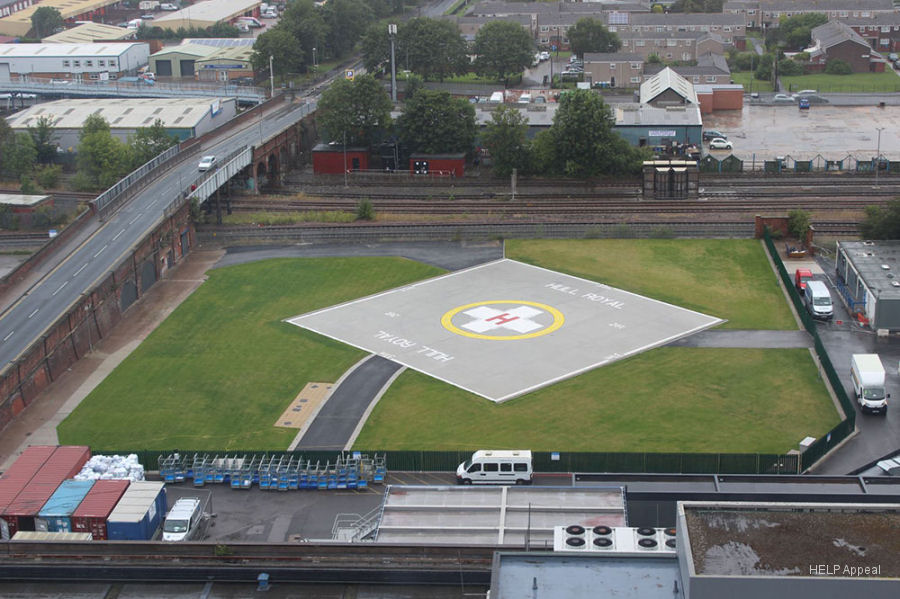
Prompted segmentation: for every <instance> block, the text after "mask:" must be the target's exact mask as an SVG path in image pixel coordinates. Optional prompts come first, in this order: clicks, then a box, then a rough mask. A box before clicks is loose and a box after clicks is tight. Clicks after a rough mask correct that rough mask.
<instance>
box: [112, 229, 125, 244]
mask: <svg viewBox="0 0 900 599" xmlns="http://www.w3.org/2000/svg"><path fill="white" fill-rule="evenodd" d="M124 232H125V229H122V230H121V231H119V232H118V233H116V236H115V237H113V241H115V240H116V239H118V238H119V235H121V234H122V233H124Z"/></svg>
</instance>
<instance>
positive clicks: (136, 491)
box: [106, 481, 168, 541]
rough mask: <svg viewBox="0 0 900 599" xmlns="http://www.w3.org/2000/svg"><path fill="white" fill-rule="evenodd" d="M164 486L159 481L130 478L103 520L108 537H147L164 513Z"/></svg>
mask: <svg viewBox="0 0 900 599" xmlns="http://www.w3.org/2000/svg"><path fill="white" fill-rule="evenodd" d="M167 507H168V506H167V504H166V486H165V484H164V483H161V482H150V481H140V482H133V483H131V484H130V485H129V486H128V490H127V491H125V494H124V495H122V498H121V499H120V500H119V503H118V504H116V507H115V508H113V511H112V513H110V515H109V518H108V519H107V520H106V532H107V535H108V538H109V540H110V541H149V540H151V539H152V538H153V537H154V536H155V535H156V531H157V530H158V529H159V525H160V523H161V522H162V519H163V518H164V517H165V515H166V509H167Z"/></svg>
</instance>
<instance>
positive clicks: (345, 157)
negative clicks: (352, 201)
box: [344, 131, 349, 187]
mask: <svg viewBox="0 0 900 599" xmlns="http://www.w3.org/2000/svg"><path fill="white" fill-rule="evenodd" d="M348 186H349V185H348V183H347V132H346V131H344V187H348Z"/></svg>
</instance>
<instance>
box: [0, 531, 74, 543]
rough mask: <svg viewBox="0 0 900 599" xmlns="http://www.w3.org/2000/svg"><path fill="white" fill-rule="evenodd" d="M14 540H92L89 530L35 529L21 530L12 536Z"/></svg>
mask: <svg viewBox="0 0 900 599" xmlns="http://www.w3.org/2000/svg"><path fill="white" fill-rule="evenodd" d="M12 540H13V541H31V542H32V543H36V542H37V543H45V542H47V541H50V542H54V541H55V542H60V541H66V542H72V541H90V540H92V539H91V533H89V532H37V531H34V530H20V531H19V532H17V533H16V535H15V536H14V537H13V538H12Z"/></svg>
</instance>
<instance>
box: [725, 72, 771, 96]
mask: <svg viewBox="0 0 900 599" xmlns="http://www.w3.org/2000/svg"><path fill="white" fill-rule="evenodd" d="M731 79H732V81H734V82H735V83H739V84H740V85H743V86H744V91H745V92H747V93H748V94H749V93H750V92H770V91H772V82H771V81H760V80H759V79H754V77H753V73H752V72H750V71H732V72H731Z"/></svg>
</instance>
